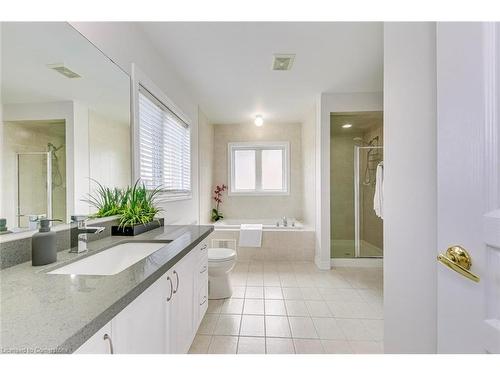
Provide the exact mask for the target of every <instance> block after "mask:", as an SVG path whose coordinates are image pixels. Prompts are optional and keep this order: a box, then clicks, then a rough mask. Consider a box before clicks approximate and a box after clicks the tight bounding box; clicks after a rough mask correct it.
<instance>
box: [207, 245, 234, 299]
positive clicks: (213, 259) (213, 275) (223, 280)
mask: <svg viewBox="0 0 500 375" xmlns="http://www.w3.org/2000/svg"><path fill="white" fill-rule="evenodd" d="M235 263H236V251H235V250H233V249H224V248H213V249H208V299H221V298H229V297H231V295H232V294H233V288H232V287H231V280H230V279H229V274H230V273H231V271H232V270H233V268H234V265H235Z"/></svg>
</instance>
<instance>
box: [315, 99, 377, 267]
mask: <svg viewBox="0 0 500 375" xmlns="http://www.w3.org/2000/svg"><path fill="white" fill-rule="evenodd" d="M318 100H319V104H318V108H317V120H316V160H317V164H316V168H317V169H316V183H317V184H318V185H317V187H316V238H317V241H316V256H315V263H316V265H317V266H318V267H319V268H321V269H329V268H330V114H331V113H332V112H359V111H381V110H382V107H383V104H382V93H345V94H328V93H323V94H321V96H320V97H319V99H318Z"/></svg>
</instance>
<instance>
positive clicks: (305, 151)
mask: <svg viewBox="0 0 500 375" xmlns="http://www.w3.org/2000/svg"><path fill="white" fill-rule="evenodd" d="M301 138H302V181H303V182H302V190H303V192H302V206H303V207H302V209H303V215H302V216H303V219H304V223H305V224H306V225H307V226H308V227H310V228H314V227H315V223H316V108H311V110H310V111H309V113H308V114H307V116H306V117H305V119H304V122H303V123H302V137H301Z"/></svg>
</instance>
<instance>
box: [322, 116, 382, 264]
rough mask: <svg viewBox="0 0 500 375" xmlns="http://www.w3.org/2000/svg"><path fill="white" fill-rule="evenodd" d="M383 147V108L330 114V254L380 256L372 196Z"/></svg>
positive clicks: (379, 227)
mask: <svg viewBox="0 0 500 375" xmlns="http://www.w3.org/2000/svg"><path fill="white" fill-rule="evenodd" d="M383 151H384V149H383V114H382V112H349V113H346V112H344V113H340V112H339V113H332V114H331V120H330V204H331V207H330V213H331V216H330V217H331V224H330V225H331V227H330V233H331V238H330V246H331V251H330V253H331V257H332V258H381V257H383V248H384V247H383V219H382V218H381V217H379V216H378V215H381V216H383V213H381V212H380V210H379V206H380V205H379V202H380V201H379V200H378V199H377V200H375V199H374V198H375V191H376V190H377V189H376V188H377V186H378V187H379V188H380V187H381V184H380V182H379V184H378V185H377V179H376V173H377V167H378V166H379V164H380V163H382V161H383ZM375 203H377V205H375Z"/></svg>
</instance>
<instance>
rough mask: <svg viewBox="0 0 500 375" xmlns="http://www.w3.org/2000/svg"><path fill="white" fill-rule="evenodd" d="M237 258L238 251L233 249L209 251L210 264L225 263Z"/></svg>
mask: <svg viewBox="0 0 500 375" xmlns="http://www.w3.org/2000/svg"><path fill="white" fill-rule="evenodd" d="M234 258H236V251H234V250H233V249H223V248H215V249H208V261H209V262H223V261H226V260H231V259H234Z"/></svg>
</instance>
